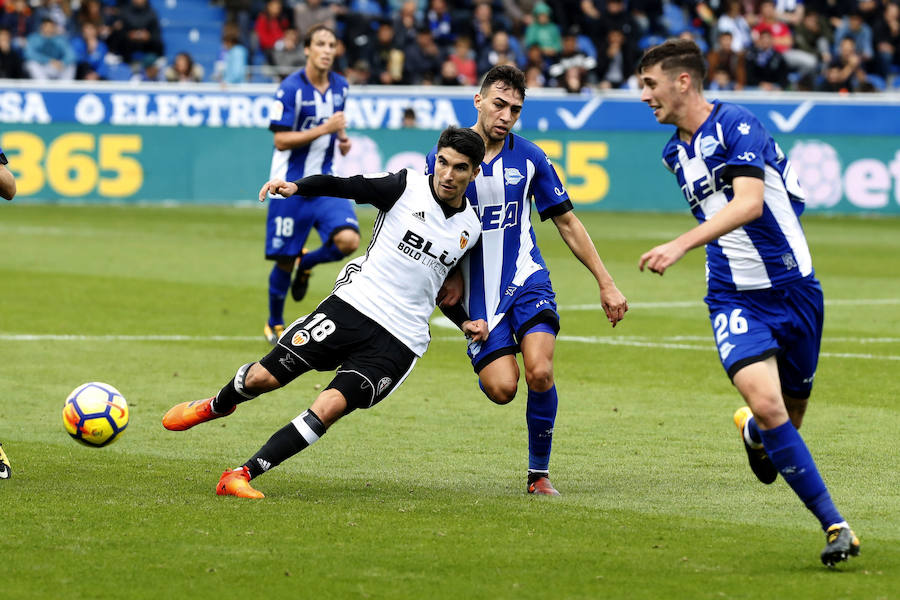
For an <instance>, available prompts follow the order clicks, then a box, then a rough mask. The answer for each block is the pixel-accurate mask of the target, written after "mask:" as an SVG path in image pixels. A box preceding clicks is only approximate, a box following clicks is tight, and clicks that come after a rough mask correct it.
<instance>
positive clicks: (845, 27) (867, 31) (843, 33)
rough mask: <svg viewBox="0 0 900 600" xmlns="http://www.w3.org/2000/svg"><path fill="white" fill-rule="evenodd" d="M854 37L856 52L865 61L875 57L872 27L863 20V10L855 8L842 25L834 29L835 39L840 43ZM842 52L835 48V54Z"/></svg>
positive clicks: (843, 20)
mask: <svg viewBox="0 0 900 600" xmlns="http://www.w3.org/2000/svg"><path fill="white" fill-rule="evenodd" d="M846 37H852V38H853V42H854V43H855V44H856V52H857V53H858V54H859V55H860V57H862V60H863V62H864V63H866V62H869V61H870V60H872V59H873V58H874V57H875V47H874V43H873V36H872V28H871V27H869V25H868V24H867V23H866V22H865V21H864V20H863V16H862V12H861V11H860V10H859V9H858V8H854V9H853V10H852V11H851V12H850V14H849V15H846V16H845V17H844V18H843V19H842V20H841V24H840V26H838V27H837V28H836V29H835V30H834V39H835V40H836V41H837V42H838V44H839V45H840V44H841V43H842V42H843V40H844V38H846ZM839 53H840V48H839V47H838V48H835V54H839Z"/></svg>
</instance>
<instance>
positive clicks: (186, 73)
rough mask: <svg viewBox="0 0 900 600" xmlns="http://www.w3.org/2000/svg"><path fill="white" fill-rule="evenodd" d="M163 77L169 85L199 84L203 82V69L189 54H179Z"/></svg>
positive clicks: (166, 69)
mask: <svg viewBox="0 0 900 600" xmlns="http://www.w3.org/2000/svg"><path fill="white" fill-rule="evenodd" d="M163 75H164V76H165V78H166V81H168V82H169V83H197V82H200V81H203V67H202V66H201V65H198V64H197V63H195V62H194V59H193V58H192V57H191V55H190V54H188V53H187V52H179V53H178V54H176V55H175V59H174V60H173V61H172V64H171V65H169V66H168V67H166V68H165V70H164V71H163Z"/></svg>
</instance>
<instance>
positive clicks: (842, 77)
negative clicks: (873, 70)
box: [819, 35, 867, 92]
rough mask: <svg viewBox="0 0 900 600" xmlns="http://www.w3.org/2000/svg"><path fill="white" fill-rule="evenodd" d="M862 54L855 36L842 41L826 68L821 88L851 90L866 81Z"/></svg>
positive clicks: (833, 90)
mask: <svg viewBox="0 0 900 600" xmlns="http://www.w3.org/2000/svg"><path fill="white" fill-rule="evenodd" d="M862 64H863V59H862V56H861V55H860V54H859V52H858V51H857V49H856V42H855V41H854V40H853V36H849V35H848V36H847V37H845V38H844V39H842V40H841V41H840V44H839V45H838V52H837V54H836V55H835V57H834V58H833V59H831V63H829V64H828V67H827V68H826V69H825V78H824V82H823V83H822V84H821V85H820V87H819V89H820V90H821V91H825V92H849V91H854V90H856V89H857V88H858V87H859V86H860V84H862V83H864V82H865V81H866V79H867V78H866V72H865V71H864V70H863V67H862Z"/></svg>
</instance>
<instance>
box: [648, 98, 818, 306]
mask: <svg viewBox="0 0 900 600" xmlns="http://www.w3.org/2000/svg"><path fill="white" fill-rule="evenodd" d="M663 164H665V166H666V168H668V169H669V170H670V171H672V172H673V173H674V174H675V176H676V177H677V178H678V184H679V185H680V186H681V190H682V192H683V193H684V197H685V199H686V200H687V201H688V204H689V205H690V207H691V212H692V213H693V214H694V217H696V219H697V221H698V222H699V223H703V222H704V221H706V220H707V219H709V218H711V217H712V216H713V215H715V214H716V213H717V212H719V211H720V210H721V209H722V208H723V207H724V206H725V205H726V204H727V203H728V202H729V201H731V199H732V198H734V189H733V188H732V186H731V182H732V181H733V179H734V178H735V177H739V176H749V177H757V178H760V179H762V180H763V181H764V182H765V192H764V196H763V198H764V206H763V214H762V216H761V217H759V218H758V219H755V220H753V221H751V222H750V223H747V224H746V225H744V226H742V227H738V228H737V229H735V230H733V231H730V232H729V233H726V234H725V235H723V236H721V237H720V238H718V239H717V240H713V241H712V242H710V243H708V244H707V245H706V276H707V283H708V286H709V290H710V291H717V290H732V291H733V290H738V291H741V290H758V289H766V288H772V287H781V286H784V285H788V284H791V283H793V282H795V281H798V280H801V279H804V278H806V277H808V276H811V275H812V274H813V266H812V258H811V256H810V253H809V247H808V246H807V243H806V237H805V236H804V234H803V228H802V227H801V226H800V214H801V213H802V212H803V208H804V200H805V195H804V192H803V189H802V188H801V187H800V182H799V180H798V179H797V175H796V174H795V173H794V170H793V169H792V168H791V163H790V161H789V160H788V159H787V157H786V156H785V154H784V152H782V150H781V148H779V146H778V144H776V143H775V140H773V139H772V136H770V135H769V133H768V132H767V131H766V130H765V128H764V127H763V126H762V124H761V123H760V122H759V120H757V119H756V117H754V116H753V114H752V113H751V112H750V111H748V110H747V109H745V108H743V107H742V106H738V105H736V104H729V103H725V102H718V101H715V102H713V110H712V113H710V115H709V117H708V118H707V119H706V121H704V122H703V124H702V125H701V126H700V128H699V129H698V130H697V131H696V132H695V133H694V137H693V138H692V139H691V141H690V142H688V143H686V142H683V141H681V140H680V139H679V137H678V132H677V131H676V132H675V134H674V135H673V136H672V138H671V139H670V140H669V142H668V143H667V144H666V146H665V148H664V149H663Z"/></svg>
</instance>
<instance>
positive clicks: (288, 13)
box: [0, 0, 900, 93]
mask: <svg viewBox="0 0 900 600" xmlns="http://www.w3.org/2000/svg"><path fill="white" fill-rule="evenodd" d="M187 1H189V0H0V77H3V78H31V79H38V80H72V79H122V78H123V77H122V73H123V72H124V73H125V75H126V77H125V78H130V79H134V80H143V81H173V82H175V81H220V82H223V83H238V82H242V81H248V80H253V81H273V80H274V81H277V80H278V79H279V78H280V77H283V76H285V75H287V74H288V73H290V72H291V71H293V70H295V69H297V68H299V67H300V66H302V65H303V63H304V60H305V56H304V52H303V39H304V36H305V33H306V31H308V30H309V28H310V27H311V26H312V25H313V24H316V23H321V22H324V23H326V24H328V25H329V26H331V27H333V28H334V29H335V30H336V31H337V32H338V36H339V41H340V44H339V55H338V58H337V62H336V64H335V70H337V71H339V72H341V73H343V74H344V75H346V77H347V79H348V80H349V82H350V83H351V84H355V85H360V84H373V85H443V86H451V85H473V84H474V83H475V82H476V81H477V80H478V78H479V76H480V75H482V74H484V73H485V72H486V71H487V70H488V69H490V68H491V67H492V66H494V65H497V64H515V65H517V66H518V67H520V68H521V69H523V70H524V71H525V73H526V76H527V81H528V85H529V87H530V88H538V87H555V88H563V89H565V90H567V91H569V92H572V93H581V92H589V91H590V90H593V89H612V88H621V87H636V86H637V81H636V79H635V77H634V74H633V73H634V66H635V63H636V61H637V60H638V59H639V58H640V55H641V53H642V52H643V50H644V49H646V48H647V47H649V46H650V45H653V44H657V43H659V42H661V41H663V40H664V39H666V38H668V37H674V36H682V37H690V38H692V39H694V40H695V41H696V42H697V43H698V45H700V47H701V48H702V49H703V50H704V52H706V53H707V58H708V61H709V67H710V68H709V79H708V81H707V82H706V85H707V87H708V88H709V89H711V90H741V89H760V90H803V91H811V90H815V91H841V92H843V91H878V90H885V89H893V88H894V87H895V86H896V87H900V3H898V2H897V1H891V0H805V1H804V0H674V1H669V0H457V1H453V2H451V1H450V0H214V1H213V4H217V5H218V6H220V7H221V9H222V15H223V16H222V23H221V46H220V48H219V50H218V57H217V60H216V61H215V64H214V67H213V68H212V69H206V70H204V69H203V68H202V67H201V66H200V65H199V64H197V63H196V62H195V61H194V60H193V58H192V56H191V55H190V54H189V53H188V52H184V51H180V52H174V53H167V52H166V48H165V47H164V43H163V37H164V36H163V35H162V29H163V26H162V25H161V24H160V18H159V16H158V14H157V12H156V10H154V6H153V5H154V3H167V4H169V5H170V6H177V2H187ZM194 1H195V2H206V0H194ZM116 65H125V66H127V67H128V68H127V69H126V70H124V71H123V70H122V69H121V68H119V69H115V70H113V69H112V68H111V67H114V66H116Z"/></svg>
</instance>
